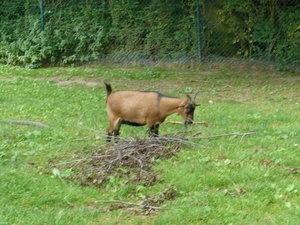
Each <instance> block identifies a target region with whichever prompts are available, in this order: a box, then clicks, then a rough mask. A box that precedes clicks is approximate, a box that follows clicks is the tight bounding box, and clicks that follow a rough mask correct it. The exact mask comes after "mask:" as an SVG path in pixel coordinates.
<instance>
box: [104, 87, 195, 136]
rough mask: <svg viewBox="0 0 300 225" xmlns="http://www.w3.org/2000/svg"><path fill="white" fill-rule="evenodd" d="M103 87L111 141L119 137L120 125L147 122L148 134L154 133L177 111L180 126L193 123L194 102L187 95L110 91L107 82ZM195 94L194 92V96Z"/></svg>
mask: <svg viewBox="0 0 300 225" xmlns="http://www.w3.org/2000/svg"><path fill="white" fill-rule="evenodd" d="M104 84H105V86H106V94H107V95H106V111H107V115H108V120H109V128H108V136H107V139H106V141H107V142H110V141H111V137H112V135H113V136H114V137H115V141H116V140H117V138H118V136H119V130H120V127H121V125H122V124H128V125H131V126H143V125H147V126H148V128H149V135H150V136H158V128H159V124H161V123H162V122H164V120H165V119H166V117H167V116H169V115H171V114H173V113H178V114H180V115H181V116H182V118H183V120H184V123H183V124H184V126H185V127H186V126H187V124H191V123H193V117H194V110H195V108H196V106H198V105H197V104H195V102H194V101H193V100H192V99H191V97H190V96H189V95H187V98H174V97H168V96H165V95H162V94H161V93H158V92H151V91H119V92H114V93H112V88H111V85H110V84H108V83H105V82H104ZM195 97H196V95H195Z"/></svg>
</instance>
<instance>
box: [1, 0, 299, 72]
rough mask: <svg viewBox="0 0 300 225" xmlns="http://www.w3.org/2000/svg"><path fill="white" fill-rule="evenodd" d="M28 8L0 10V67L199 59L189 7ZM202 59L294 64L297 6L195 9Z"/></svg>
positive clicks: (83, 4) (80, 0) (64, 3)
mask: <svg viewBox="0 0 300 225" xmlns="http://www.w3.org/2000/svg"><path fill="white" fill-rule="evenodd" d="M44 2H45V10H44V12H45V13H44V17H45V29H44V30H42V29H41V22H40V8H39V4H38V3H37V1H33V0H2V2H1V3H0V16H1V17H0V22H1V23H0V31H1V38H0V62H1V63H5V64H12V65H22V66H27V67H39V66H45V65H56V64H59V65H63V64H68V63H73V62H78V61H90V60H94V59H98V58H99V57H102V56H105V55H120V56H121V57H129V58H130V57H131V58H135V59H140V58H142V59H151V60H159V59H172V60H178V59H190V58H193V57H197V31H196V13H195V11H196V7H195V4H196V1H195V0H172V1H170V0H168V1H167V0H101V1H100V0H98V1H96V0H51V1H50V0H44ZM200 5H201V12H200V15H201V46H202V56H203V57H208V56H211V55H213V56H216V55H217V56H223V57H229V56H230V57H231V56H235V55H239V56H243V57H251V58H264V59H269V60H273V61H275V62H277V64H278V65H285V64H287V63H294V64H299V58H300V22H299V21H300V4H298V2H297V1H296V0H293V1H292V0H290V1H284V2H282V1H271V0H256V1H255V0H250V1H243V0H218V1H213V2H212V1H207V0H206V1H205V0H203V1H200Z"/></svg>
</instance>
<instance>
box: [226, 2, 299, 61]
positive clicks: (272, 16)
mask: <svg viewBox="0 0 300 225" xmlns="http://www.w3.org/2000/svg"><path fill="white" fill-rule="evenodd" d="M221 15H222V17H221V18H222V19H221V22H222V24H224V26H226V27H227V28H228V33H231V34H233V35H234V36H233V37H232V40H228V41H230V42H231V43H233V44H237V45H238V46H239V50H238V51H237V54H239V55H242V56H246V57H248V56H250V57H260V58H261V57H263V58H265V59H275V60H276V61H277V62H280V63H279V66H281V65H284V64H287V63H292V64H298V63H299V62H300V61H299V53H300V39H299V22H298V21H299V19H300V8H299V5H298V4H297V3H296V2H293V1H289V2H288V1H287V2H285V3H284V4H283V3H281V2H277V1H265V0H260V1H250V3H249V2H245V1H232V0H228V1H224V5H223V6H222V9H221ZM292 18H293V19H292ZM287 21H289V22H287Z"/></svg>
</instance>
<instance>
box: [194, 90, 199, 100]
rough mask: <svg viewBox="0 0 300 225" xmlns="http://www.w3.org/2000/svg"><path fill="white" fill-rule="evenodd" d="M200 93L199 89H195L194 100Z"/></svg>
mask: <svg viewBox="0 0 300 225" xmlns="http://www.w3.org/2000/svg"><path fill="white" fill-rule="evenodd" d="M199 93H200V91H197V92H196V93H195V95H194V101H195V100H196V97H197V95H198V94H199Z"/></svg>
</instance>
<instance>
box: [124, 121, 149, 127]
mask: <svg viewBox="0 0 300 225" xmlns="http://www.w3.org/2000/svg"><path fill="white" fill-rule="evenodd" d="M121 121H122V124H127V125H130V126H135V127H139V126H144V125H145V124H141V123H137V122H131V121H127V120H121Z"/></svg>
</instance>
